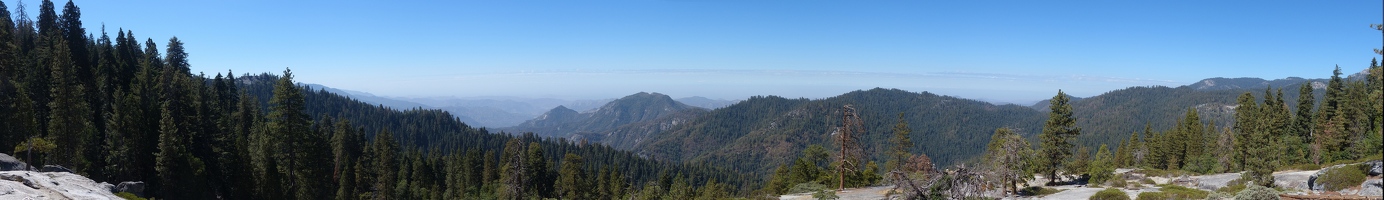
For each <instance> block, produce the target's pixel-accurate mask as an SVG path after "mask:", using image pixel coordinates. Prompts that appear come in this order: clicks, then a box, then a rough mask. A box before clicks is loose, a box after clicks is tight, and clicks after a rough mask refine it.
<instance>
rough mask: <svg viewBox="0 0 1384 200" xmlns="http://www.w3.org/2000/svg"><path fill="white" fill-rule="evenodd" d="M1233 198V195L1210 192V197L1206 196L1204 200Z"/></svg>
mask: <svg viewBox="0 0 1384 200" xmlns="http://www.w3.org/2000/svg"><path fill="white" fill-rule="evenodd" d="M1234 198H1235V195H1234V193H1221V192H1212V193H1211V195H1206V199H1208V200H1222V199H1234Z"/></svg>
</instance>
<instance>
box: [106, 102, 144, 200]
mask: <svg viewBox="0 0 1384 200" xmlns="http://www.w3.org/2000/svg"><path fill="white" fill-rule="evenodd" d="M115 96H117V97H120V98H119V99H117V100H116V102H115V106H114V107H113V108H112V109H113V111H111V117H110V121H111V122H109V123H106V126H108V128H106V130H107V132H106V134H107V136H106V145H107V146H108V147H110V149H109V152H108V155H106V156H105V158H106V163H107V165H106V166H105V167H106V172H107V173H109V174H110V175H111V176H110V179H112V180H115V181H124V180H139V178H140V176H139V173H138V171H139V169H141V168H142V167H143V164H144V163H140V162H136V160H135V158H136V155H137V154H136V153H135V150H136V148H138V147H136V146H133V145H134V144H136V143H135V140H136V139H137V138H135V137H134V135H135V134H136V133H139V132H140V131H143V130H142V129H140V127H139V126H141V125H142V124H140V119H139V117H140V115H141V114H142V113H143V112H144V111H143V110H141V108H140V107H139V103H140V98H139V96H138V95H134V94H125V93H124V92H121V91H117V92H116V95H115Z"/></svg>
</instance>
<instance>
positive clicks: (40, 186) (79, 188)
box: [0, 171, 122, 199]
mask: <svg viewBox="0 0 1384 200" xmlns="http://www.w3.org/2000/svg"><path fill="white" fill-rule="evenodd" d="M114 187H115V186H114V185H111V184H109V183H97V182H96V181H92V180H91V179H89V178H87V177H84V176H81V175H77V174H73V173H67V172H34V171H3V172H0V199H122V198H120V197H118V196H115V194H114V193H111V190H112V189H114Z"/></svg>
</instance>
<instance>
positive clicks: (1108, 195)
mask: <svg viewBox="0 0 1384 200" xmlns="http://www.w3.org/2000/svg"><path fill="white" fill-rule="evenodd" d="M1090 199H1092V200H1129V194H1126V193H1125V192H1124V190H1120V189H1116V188H1106V189H1105V190H1101V191H1100V192H1096V195H1092V196H1091V198H1090Z"/></svg>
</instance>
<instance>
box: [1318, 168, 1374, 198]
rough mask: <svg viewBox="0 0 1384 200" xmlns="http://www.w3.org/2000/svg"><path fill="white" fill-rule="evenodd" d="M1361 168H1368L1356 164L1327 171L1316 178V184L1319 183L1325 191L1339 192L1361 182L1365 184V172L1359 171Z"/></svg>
mask: <svg viewBox="0 0 1384 200" xmlns="http://www.w3.org/2000/svg"><path fill="white" fill-rule="evenodd" d="M1361 166H1365V167H1368V166H1366V165H1360V164H1356V165H1346V166H1342V167H1338V168H1334V169H1330V170H1327V171H1326V174H1323V175H1322V176H1321V177H1318V178H1317V182H1318V183H1321V184H1322V185H1323V186H1324V187H1325V188H1326V190H1327V191H1339V190H1341V189H1346V188H1350V187H1353V186H1357V185H1360V183H1361V182H1365V170H1363V169H1361V168H1363V167H1361Z"/></svg>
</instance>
